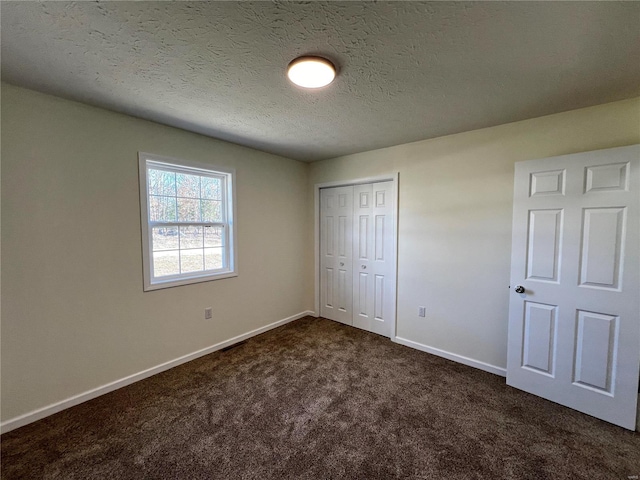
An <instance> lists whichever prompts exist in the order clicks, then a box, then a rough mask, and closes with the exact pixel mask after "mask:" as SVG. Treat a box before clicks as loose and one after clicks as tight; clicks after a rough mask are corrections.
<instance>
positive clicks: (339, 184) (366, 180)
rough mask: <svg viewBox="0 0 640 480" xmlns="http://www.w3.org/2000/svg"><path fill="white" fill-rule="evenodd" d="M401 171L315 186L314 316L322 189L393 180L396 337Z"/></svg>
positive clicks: (317, 303)
mask: <svg viewBox="0 0 640 480" xmlns="http://www.w3.org/2000/svg"><path fill="white" fill-rule="evenodd" d="M399 180H400V172H399V171H393V172H391V173H389V174H387V175H379V176H375V177H365V178H356V179H351V180H339V181H335V182H324V183H316V184H315V185H314V187H313V212H314V213H313V240H314V251H313V253H314V262H313V263H314V276H313V279H314V280H313V282H314V294H315V299H314V316H315V317H319V316H320V189H321V188H331V187H346V186H349V185H362V184H363V183H377V182H393V198H394V200H395V202H394V203H395V205H394V216H395V218H394V220H393V235H392V237H393V268H392V269H391V271H392V275H393V278H392V279H391V280H392V282H391V284H392V285H393V292H392V304H393V316H392V318H391V334H390V337H391V340H393V339H395V338H396V324H397V313H398V305H397V302H398V219H399V216H400V215H399V212H400V209H399V203H400V202H399V200H400V198H399V197H400V194H399V193H400V189H399V188H398V186H399Z"/></svg>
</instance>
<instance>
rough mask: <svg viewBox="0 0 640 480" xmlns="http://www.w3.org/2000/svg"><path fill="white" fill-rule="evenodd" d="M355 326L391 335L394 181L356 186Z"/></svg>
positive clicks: (354, 198)
mask: <svg viewBox="0 0 640 480" xmlns="http://www.w3.org/2000/svg"><path fill="white" fill-rule="evenodd" d="M353 203H354V206H353V246H354V254H353V326H354V327H358V328H362V329H364V330H368V331H370V332H374V333H377V334H380V335H384V336H386V337H390V336H391V320H392V315H393V292H394V288H395V286H394V285H393V283H392V280H391V279H392V278H393V251H394V249H393V227H394V225H393V182H380V183H374V184H366V185H356V186H354V187H353Z"/></svg>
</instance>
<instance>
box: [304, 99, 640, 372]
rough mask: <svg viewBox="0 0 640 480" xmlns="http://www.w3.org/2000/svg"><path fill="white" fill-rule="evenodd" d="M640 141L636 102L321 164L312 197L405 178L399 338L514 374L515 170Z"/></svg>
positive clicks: (639, 104)
mask: <svg viewBox="0 0 640 480" xmlns="http://www.w3.org/2000/svg"><path fill="white" fill-rule="evenodd" d="M639 142H640V98H636V99H632V100H627V101H622V102H616V103H611V104H606V105H600V106H596V107H592V108H586V109H581V110H575V111H571V112H566V113H561V114H557V115H551V116H547V117H541V118H537V119H533V120H527V121H522V122H517V123H512V124H507V125H502V126H498V127H492V128H487V129H482V130H476V131H472V132H466V133H461V134H457V135H451V136H447V137H441V138H437V139H433V140H426V141H422V142H416V143H411V144H405V145H399V146H396V147H391V148H385V149H381V150H375V151H371V152H366V153H360V154H356V155H350V156H346V157H340V158H336V159H332V160H326V161H322V162H316V163H313V164H311V174H310V177H309V186H310V188H309V192H308V195H309V198H312V197H311V195H312V187H313V185H315V184H317V183H323V182H330V181H338V180H346V179H354V178H360V177H368V176H375V175H382V174H385V173H387V172H390V171H392V170H397V171H399V172H400V202H399V206H400V214H399V244H398V257H399V258H398V325H397V335H398V336H399V337H403V338H405V339H408V340H411V341H413V342H418V343H421V344H423V345H426V346H428V347H432V348H437V349H440V350H444V351H446V352H451V353H454V354H456V355H461V356H464V357H468V358H471V359H474V360H477V361H480V362H484V363H488V364H490V365H493V366H497V367H501V368H504V367H505V366H506V354H507V341H506V340H507V311H508V301H509V289H508V286H509V266H510V250H511V214H512V196H513V170H514V166H513V165H514V162H517V161H520V160H529V159H536V158H544V157H549V156H555V155H562V154H567V153H574V152H582V151H588V150H596V149H602V148H609V147H616V146H623V145H630V144H634V143H639ZM312 213H313V206H312V205H311V202H309V215H312ZM311 261H313V258H312V256H311V258H310V260H309V262H311ZM419 305H424V306H426V307H427V317H426V319H424V318H419V317H418V316H417V311H418V306H419Z"/></svg>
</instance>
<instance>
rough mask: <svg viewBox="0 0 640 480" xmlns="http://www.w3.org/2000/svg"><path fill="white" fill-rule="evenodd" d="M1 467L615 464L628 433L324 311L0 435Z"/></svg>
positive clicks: (99, 470)
mask: <svg viewBox="0 0 640 480" xmlns="http://www.w3.org/2000/svg"><path fill="white" fill-rule="evenodd" d="M1 453H2V478H3V479H7V480H8V479H29V478H37V479H53V478H55V479H83V480H85V479H217V478H230V479H325V478H326V479H340V478H349V479H394V478H416V479H418V478H420V479H480V478H482V479H501V478H505V479H506V478H514V479H590V480H593V479H621V480H623V479H624V480H626V479H627V478H628V477H629V476H633V475H639V474H640V435H639V434H637V433H632V432H628V431H626V430H623V429H622V428H618V427H615V426H612V425H609V424H606V423H604V422H601V421H599V420H596V419H594V418H591V417H588V416H586V415H582V414H580V413H578V412H575V411H572V410H570V409H567V408H564V407H561V406H559V405H556V404H553V403H551V402H547V401H546V400H543V399H540V398H537V397H535V396H532V395H529V394H526V393H523V392H520V391H518V390H515V389H513V388H510V387H507V386H506V385H505V382H504V379H503V378H501V377H497V376H494V375H491V374H489V373H485V372H482V371H479V370H476V369H473V368H470V367H466V366H464V365H460V364H457V363H453V362H450V361H448V360H444V359H441V358H439V357H435V356H432V355H428V354H426V353H422V352H418V351H416V350H412V349H409V348H406V347H403V346H400V345H396V344H394V343H392V342H390V341H389V340H388V339H385V338H382V337H379V336H377V335H373V334H369V333H366V332H363V331H360V330H356V329H354V328H351V327H346V326H343V325H340V324H337V323H334V322H331V321H328V320H316V319H313V318H304V319H301V320H298V321H296V322H294V323H291V324H289V325H287V326H284V327H282V328H279V329H277V330H273V331H271V332H268V333H266V334H264V335H261V336H259V337H255V338H253V339H251V340H249V341H248V342H246V343H245V344H243V345H241V346H239V347H237V348H234V349H231V350H229V351H226V352H217V353H214V354H211V355H208V356H206V357H203V358H200V359H198V360H195V361H193V362H190V363H188V364H185V365H182V366H180V367H176V368H174V369H172V370H169V371H167V372H164V373H162V374H159V375H156V376H154V377H152V378H149V379H147V380H143V381H141V382H138V383H136V384H134V385H131V386H128V387H125V388H122V389H120V390H118V391H115V392H112V393H110V394H108V395H104V396H102V397H100V398H97V399H95V400H92V401H90V402H87V403H84V404H82V405H79V406H77V407H74V408H71V409H69V410H66V411H64V412H61V413H59V414H57V415H54V416H51V417H49V418H46V419H44V420H41V421H39V422H36V423H33V424H31V425H28V426H26V427H23V428H21V429H18V430H15V431H13V432H10V433H8V434H5V435H3V436H2V452H1Z"/></svg>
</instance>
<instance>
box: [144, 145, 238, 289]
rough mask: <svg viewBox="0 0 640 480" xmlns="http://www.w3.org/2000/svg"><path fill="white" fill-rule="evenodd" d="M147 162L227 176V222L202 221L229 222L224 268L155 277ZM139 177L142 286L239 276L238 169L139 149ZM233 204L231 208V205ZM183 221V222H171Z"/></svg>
mask: <svg viewBox="0 0 640 480" xmlns="http://www.w3.org/2000/svg"><path fill="white" fill-rule="evenodd" d="M148 162H152V163H153V162H157V163H161V164H165V165H167V166H169V167H173V168H175V169H181V170H183V171H186V172H188V171H190V172H191V173H194V174H198V172H200V173H201V174H222V175H225V176H227V181H226V182H225V184H226V188H225V192H224V194H225V195H224V196H225V204H226V205H225V207H226V208H225V216H226V222H203V223H206V224H207V225H211V224H212V223H218V224H220V225H225V226H227V225H228V228H225V233H226V245H225V254H226V255H227V262H228V267H227V268H226V269H224V270H221V271H217V272H216V273H210V272H194V274H192V275H189V276H187V277H185V276H180V277H177V278H176V276H171V277H169V278H168V279H167V280H158V279H155V278H152V275H151V270H152V268H153V261H152V258H151V254H152V247H151V228H152V226H153V224H154V222H151V221H150V220H149V191H148V182H147V169H148V165H147V163H148ZM138 179H139V190H140V230H141V233H142V272H143V288H144V291H145V292H148V291H152V290H160V289H163V288H170V287H178V286H182V285H190V284H194V283H201V282H210V281H213V280H221V279H223V278H231V277H237V276H238V261H237V251H238V248H237V247H238V246H237V235H236V222H235V219H236V188H235V182H236V171H235V169H233V168H226V167H218V166H215V165H209V164H206V163H199V162H193V161H189V160H183V159H179V158H173V157H165V156H162V155H156V154H154V153H147V152H138ZM229 205H231V208H229ZM170 223H172V224H173V223H176V224H178V223H180V222H170ZM196 223H199V222H190V223H189V224H190V225H191V224H196Z"/></svg>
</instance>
